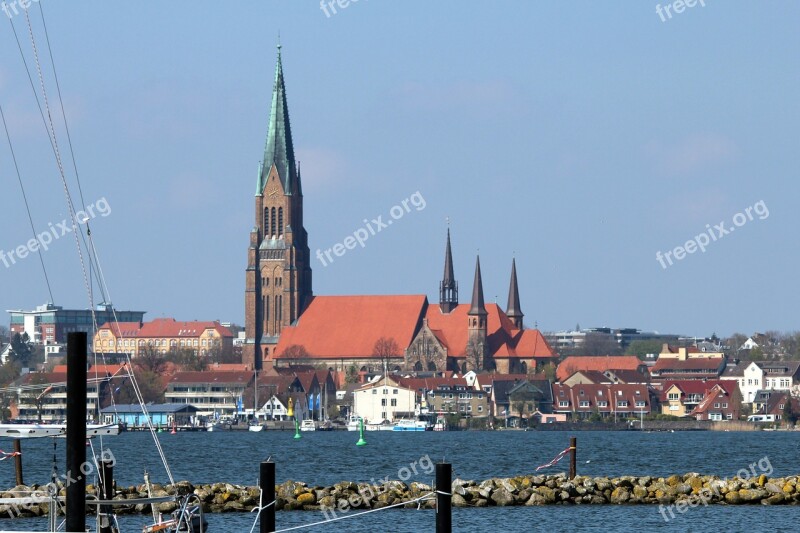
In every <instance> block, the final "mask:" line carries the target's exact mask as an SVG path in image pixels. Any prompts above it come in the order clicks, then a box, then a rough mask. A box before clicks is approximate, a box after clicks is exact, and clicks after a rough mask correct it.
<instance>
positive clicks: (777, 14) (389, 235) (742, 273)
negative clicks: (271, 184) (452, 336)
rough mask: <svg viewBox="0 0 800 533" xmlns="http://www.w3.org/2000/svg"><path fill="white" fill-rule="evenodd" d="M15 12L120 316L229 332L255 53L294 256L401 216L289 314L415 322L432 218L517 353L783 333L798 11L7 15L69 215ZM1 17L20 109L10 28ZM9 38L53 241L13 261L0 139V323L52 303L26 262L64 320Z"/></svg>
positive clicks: (25, 232)
mask: <svg viewBox="0 0 800 533" xmlns="http://www.w3.org/2000/svg"><path fill="white" fill-rule="evenodd" d="M6 1H7V0H6ZM689 3H691V2H689ZM341 5H344V6H346V7H340V6H341ZM40 6H41V7H42V8H43V11H44V14H45V22H46V24H47V29H48V31H49V40H50V44H51V46H52V54H53V59H54V61H55V67H56V73H57V75H58V82H59V87H60V90H61V95H62V98H63V102H64V107H65V112H66V116H67V123H68V126H69V130H70V134H71V139H72V145H73V151H74V154H75V161H76V163H77V168H78V172H79V175H80V182H81V189H82V192H83V198H84V203H85V204H86V205H93V206H94V207H95V209H94V210H93V213H94V216H93V217H91V216H90V217H89V218H90V220H89V225H90V227H91V230H92V236H93V239H94V243H95V246H96V248H97V252H98V257H99V260H100V265H101V268H102V271H103V274H104V277H105V279H106V282H107V284H108V288H109V294H110V299H111V300H112V301H113V303H114V305H115V306H116V307H117V308H118V309H126V310H128V309H130V310H142V311H146V312H147V313H146V315H145V319H153V318H157V317H175V318H176V319H179V320H215V319H218V320H221V321H232V322H235V323H240V324H241V323H243V322H244V280H245V276H244V274H245V267H246V260H247V247H248V243H249V231H250V229H251V228H252V226H253V224H254V221H255V211H254V197H253V196H254V193H255V184H256V177H257V174H256V171H257V168H258V163H259V161H260V160H261V158H262V155H263V149H264V141H265V138H266V133H267V124H268V116H269V105H270V99H271V93H272V85H273V78H274V71H275V62H276V44H277V42H278V38H279V35H280V42H281V45H282V57H283V68H284V74H285V80H286V90H287V98H288V105H289V111H290V115H291V126H292V133H293V138H294V145H295V153H296V157H297V159H298V160H299V161H300V167H301V173H302V179H303V192H304V195H305V204H304V205H305V208H304V216H305V225H306V229H307V230H308V233H309V246H310V248H311V252H312V255H314V254H315V253H316V251H317V250H318V249H319V250H321V251H322V252H324V250H326V249H329V248H332V247H333V246H334V245H335V244H336V243H341V242H343V241H344V239H345V238H346V237H348V236H349V235H353V234H354V233H355V232H357V231H358V230H359V229H360V228H363V227H365V226H366V223H365V222H364V220H367V221H368V222H369V221H371V220H372V219H376V218H378V217H379V216H381V217H382V220H383V221H387V220H389V219H392V213H394V214H395V215H399V216H398V217H397V218H396V219H392V222H393V224H392V225H391V226H387V227H385V228H384V229H383V230H381V231H380V232H378V233H376V234H375V235H371V236H370V237H369V239H368V240H367V241H365V242H364V246H363V247H361V246H356V247H355V248H354V249H352V250H350V249H348V250H346V253H345V254H344V255H342V256H335V255H334V256H333V259H334V260H333V261H332V262H331V261H328V260H327V259H326V260H325V264H323V261H321V260H319V259H318V258H316V257H315V258H314V259H313V260H312V269H313V290H314V293H315V294H317V295H334V294H427V295H428V297H429V300H430V301H431V302H436V301H438V284H439V281H440V279H441V277H442V270H443V260H444V245H445V239H446V231H447V227H448V221H449V227H450V230H451V233H452V245H453V254H454V264H455V274H456V278H457V279H458V281H459V286H460V299H461V301H462V302H468V301H469V298H470V294H471V288H472V279H473V275H474V266H475V257H476V255H477V254H480V258H481V269H482V273H483V287H484V291H485V298H486V301H487V302H494V301H497V303H498V304H500V305H501V306H503V307H505V305H506V300H507V295H508V284H509V276H510V270H511V259H512V257H514V258H516V264H517V272H518V275H519V287H520V298H521V306H522V310H523V311H524V313H525V323H526V325H527V326H530V327H533V326H538V327H539V328H540V329H542V330H543V331H555V330H562V329H572V328H573V327H575V325H576V324H580V325H581V326H582V327H584V328H587V327H603V326H607V327H634V328H640V329H643V330H648V331H659V332H661V333H676V334H684V335H699V336H710V335H711V334H712V333H717V334H718V335H729V334H731V333H733V332H743V333H752V332H755V331H764V330H769V329H773V330H780V331H793V330H796V329H800V328H798V325H797V321H796V316H795V315H794V313H793V312H791V306H792V305H793V304H794V303H795V302H797V301H798V297H799V296H800V292H798V284H797V277H796V265H797V264H798V262H800V248H799V247H798V246H797V245H796V242H797V236H796V234H795V231H796V230H797V229H798V228H800V210H798V209H797V208H796V205H797V198H798V196H799V194H798V193H800V182H799V181H798V179H797V178H798V169H799V168H800V146H798V145H799V144H800V142H799V141H800V134H799V133H798V126H797V125H798V123H800V120H799V119H800V112H799V111H800V104H799V103H798V98H797V95H798V94H800V68H799V67H800V56H798V54H797V51H798V50H799V49H800V33H798V32H797V31H796V21H797V20H798V19H799V18H800V4H798V3H797V2H794V1H791V0H783V1H780V0H777V1H773V2H753V1H749V2H745V1H738V0H726V1H725V2H722V1H720V0H705V1H704V2H700V1H698V2H696V3H695V4H694V7H685V6H684V8H683V9H680V8H679V9H678V10H676V9H675V7H674V6H673V5H672V3H663V4H658V3H657V2H651V1H649V0H637V1H636V2H624V3H623V2H610V1H607V2H589V1H574V2H528V1H524V2H523V1H518V2H512V1H503V2H461V1H447V0H439V1H436V2H430V1H414V0H403V1H402V2H401V1H394V2H391V1H378V0H359V1H353V0H351V1H350V2H349V3H348V2H346V1H342V2H341V4H337V3H336V2H332V6H331V5H329V4H328V3H327V2H326V4H325V9H321V5H320V4H319V3H317V2H315V1H293V2H278V1H273V0H269V1H266V0H259V1H255V0H254V1H238V2H219V1H216V2H210V1H205V0H192V1H191V2H190V1H188V0H187V1H174V2H127V3H122V2H113V3H112V2H89V1H70V2H54V1H49V0H41V2H40V3H36V2H34V3H33V4H32V7H31V10H30V12H29V13H30V19H31V24H32V27H33V31H34V35H35V38H36V45H37V49H38V51H39V58H40V63H41V66H42V72H43V76H44V77H45V87H46V89H47V97H48V103H49V104H50V107H51V116H52V117H53V120H54V122H55V124H56V126H55V127H56V128H57V130H56V132H57V137H58V144H59V151H60V152H61V154H62V160H63V163H64V167H65V174H66V177H67V180H68V183H69V186H70V190H71V191H72V195H73V196H74V197H75V198H77V197H79V193H78V191H77V186H76V181H75V172H74V171H73V170H72V160H71V159H70V158H69V146H68V143H67V139H66V135H65V133H64V128H63V123H62V121H60V120H59V119H60V116H61V114H60V113H61V112H60V107H58V91H57V88H56V85H55V83H54V79H53V70H52V66H51V63H50V57H49V54H48V52H47V44H46V41H45V35H44V32H43V30H42V21H41V14H40V10H39V8H40ZM667 7H669V8H670V9H669V11H666V8H667ZM334 8H335V12H334ZM658 9H660V13H661V14H659V11H658ZM679 11H680V12H679ZM9 12H10V13H11V17H10V20H11V22H12V23H13V26H14V28H16V30H17V33H18V34H19V35H20V39H21V42H22V45H23V51H24V53H25V57H26V60H27V62H28V65H29V67H30V68H31V69H34V70H33V73H32V75H33V77H34V85H35V86H36V87H37V88H38V87H39V80H38V77H37V74H36V72H35V67H34V65H35V61H34V58H33V53H32V47H31V43H30V39H29V37H28V29H27V22H26V18H25V14H24V13H23V12H18V13H17V14H16V15H15V14H14V10H13V9H9ZM8 18H9V17H8V16H7V15H6V14H5V13H3V12H0V50H1V51H2V52H0V106H2V108H3V111H4V113H5V116H6V121H7V124H8V129H9V133H10V136H11V141H12V144H13V146H14V151H15V155H16V159H17V163H18V165H19V169H20V173H21V176H22V183H23V186H24V188H25V193H26V195H27V198H28V201H29V204H30V209H31V215H32V218H33V222H34V227H35V228H36V229H37V232H38V233H42V232H46V231H48V229H49V228H50V227H51V225H52V227H53V228H54V229H53V232H51V234H58V235H59V236H58V238H57V239H56V238H54V239H52V241H53V242H51V243H48V249H47V250H46V251H41V250H40V252H41V255H40V256H39V255H38V254H39V252H31V251H30V250H29V249H28V245H27V243H28V241H29V239H31V238H32V236H33V233H32V230H31V227H30V224H29V222H28V219H27V212H26V209H25V205H24V202H23V196H22V193H21V191H20V185H19V183H18V181H17V175H16V172H15V169H14V164H13V162H12V160H11V153H10V150H9V147H8V143H7V139H6V138H5V135H4V134H3V135H0V179H1V180H2V184H3V185H2V189H0V191H2V194H0V228H2V230H0V250H3V251H4V252H5V253H6V256H5V259H3V257H2V256H0V306H2V309H32V308H34V307H35V306H36V305H41V304H43V303H45V302H47V301H50V300H51V296H50V294H49V292H48V289H47V285H46V283H45V281H44V275H43V273H42V268H41V265H40V263H39V260H40V257H41V259H42V260H43V261H44V263H45V267H46V270H47V274H48V277H49V280H50V285H51V288H52V299H53V301H54V302H55V303H56V304H57V305H61V306H64V307H66V308H85V307H87V306H88V297H87V292H86V289H85V287H84V282H83V275H82V273H81V267H80V263H79V259H78V253H77V250H76V245H75V240H74V236H73V235H72V234H69V233H67V234H65V235H61V233H62V232H63V229H59V225H58V224H59V223H60V222H62V221H64V220H65V219H66V218H67V216H68V211H67V207H66V206H67V204H66V201H65V196H64V191H63V187H62V184H61V177H60V174H59V171H58V166H57V163H56V158H55V157H54V155H53V150H52V149H51V146H50V143H49V141H48V135H47V133H46V130H45V126H44V125H43V122H42V118H41V117H40V115H39V111H38V108H37V106H36V100H35V99H34V95H33V91H32V90H31V87H30V82H29V81H28V77H27V74H26V71H25V67H24V65H23V62H22V59H21V57H20V53H19V50H18V49H17V44H16V41H15V39H14V34H13V32H12V25H11V24H8V23H6V20H7V19H8ZM40 98H41V94H40ZM404 200H405V201H406V205H407V206H409V208H408V209H401V210H400V211H398V210H397V209H395V210H394V211H393V210H392V208H393V207H394V206H400V208H402V206H403V201H404ZM87 215H88V213H87ZM720 224H721V225H720ZM43 239H44V238H43ZM20 247H22V255H26V257H23V258H20V257H18V255H14V256H12V257H13V258H14V259H15V262H11V261H10V260H9V258H8V253H9V251H12V250H13V251H14V254H18V252H19V248H20ZM34 248H35V247H34ZM668 252H669V254H668ZM690 252H691V253H690ZM667 254H668V255H667ZM323 257H324V254H323ZM4 263H5V264H4ZM99 299H100V297H99V295H98V293H97V291H95V302H97V301H98V300H99ZM6 316H7V315H6ZM6 323H7V322H6Z"/></svg>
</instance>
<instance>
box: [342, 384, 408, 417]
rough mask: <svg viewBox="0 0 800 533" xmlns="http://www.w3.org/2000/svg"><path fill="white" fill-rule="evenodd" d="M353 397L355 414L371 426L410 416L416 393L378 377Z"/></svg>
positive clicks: (358, 390) (357, 391) (356, 391)
mask: <svg viewBox="0 0 800 533" xmlns="http://www.w3.org/2000/svg"><path fill="white" fill-rule="evenodd" d="M353 397H354V405H353V411H354V412H355V414H357V415H358V416H360V417H362V418H363V419H364V420H365V421H366V422H369V423H373V424H377V423H380V422H382V421H384V420H389V421H390V422H391V421H394V420H395V419H399V418H405V417H408V416H412V415H413V414H414V412H415V409H416V404H417V401H416V400H417V393H416V391H413V390H411V389H407V388H405V387H402V386H400V385H399V384H398V383H397V382H396V381H394V380H392V378H390V377H388V376H386V377H381V376H378V377H377V378H375V379H374V380H373V381H371V382H370V383H367V384H366V385H364V386H363V387H360V388H358V389H356V390H355V391H354V393H353Z"/></svg>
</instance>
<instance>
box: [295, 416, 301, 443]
mask: <svg viewBox="0 0 800 533" xmlns="http://www.w3.org/2000/svg"><path fill="white" fill-rule="evenodd" d="M294 438H295V439H299V438H301V436H300V425H299V424H298V423H297V419H296V418H295V419H294Z"/></svg>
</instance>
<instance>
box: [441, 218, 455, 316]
mask: <svg viewBox="0 0 800 533" xmlns="http://www.w3.org/2000/svg"><path fill="white" fill-rule="evenodd" d="M457 306H458V282H457V281H456V277H455V275H454V274H453V252H452V251H451V249H450V228H447V248H446V249H445V252H444V276H443V277H442V281H441V283H439V308H440V309H441V310H442V313H449V312H451V311H452V310H453V309H455V308H456V307H457Z"/></svg>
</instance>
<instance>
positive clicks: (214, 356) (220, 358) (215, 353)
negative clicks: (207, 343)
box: [208, 339, 242, 364]
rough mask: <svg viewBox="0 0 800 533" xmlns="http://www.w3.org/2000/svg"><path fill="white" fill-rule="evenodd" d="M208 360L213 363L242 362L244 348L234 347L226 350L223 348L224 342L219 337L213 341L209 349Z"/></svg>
mask: <svg viewBox="0 0 800 533" xmlns="http://www.w3.org/2000/svg"><path fill="white" fill-rule="evenodd" d="M208 360H209V361H210V362H212V363H219V364H231V363H241V362H242V348H241V346H239V347H238V348H233V349H231V350H225V349H223V348H222V342H220V341H219V340H218V339H215V340H214V341H213V344H212V345H211V347H210V348H209V349H208Z"/></svg>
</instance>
